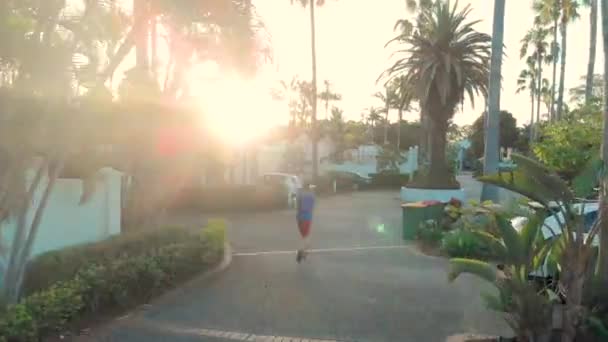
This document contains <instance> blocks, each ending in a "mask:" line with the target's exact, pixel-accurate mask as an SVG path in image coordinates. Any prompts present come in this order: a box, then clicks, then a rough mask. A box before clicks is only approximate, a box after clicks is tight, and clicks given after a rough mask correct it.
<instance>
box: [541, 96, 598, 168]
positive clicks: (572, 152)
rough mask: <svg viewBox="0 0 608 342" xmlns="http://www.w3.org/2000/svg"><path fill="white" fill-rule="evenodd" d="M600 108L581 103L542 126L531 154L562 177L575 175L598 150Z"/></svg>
mask: <svg viewBox="0 0 608 342" xmlns="http://www.w3.org/2000/svg"><path fill="white" fill-rule="evenodd" d="M601 134H602V120H601V107H600V106H599V105H597V104H590V105H583V106H581V107H579V108H577V109H575V110H574V111H572V112H570V113H567V115H566V117H565V118H563V119H562V120H559V121H555V122H551V123H547V124H546V125H544V126H543V127H542V130H541V137H540V139H539V141H538V142H536V143H535V144H533V146H532V149H533V151H534V155H535V156H536V157H537V158H538V159H539V160H540V161H542V162H543V163H544V164H545V165H547V166H548V167H549V168H550V169H551V170H553V171H555V172H557V173H558V174H559V175H560V176H562V177H564V178H565V179H566V180H571V179H572V178H574V177H575V176H576V175H577V174H579V173H580V172H581V171H582V170H583V168H584V167H585V165H586V164H587V163H588V162H589V160H591V159H592V158H593V157H594V156H597V155H598V153H599V148H600V144H601V137H602V135H601Z"/></svg>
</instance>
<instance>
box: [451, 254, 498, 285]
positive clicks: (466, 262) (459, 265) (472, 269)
mask: <svg viewBox="0 0 608 342" xmlns="http://www.w3.org/2000/svg"><path fill="white" fill-rule="evenodd" d="M462 273H469V274H472V275H475V276H477V277H479V278H481V279H484V280H486V281H488V282H490V283H494V282H495V281H496V267H495V266H492V265H490V264H489V263H487V262H484V261H479V260H472V259H463V258H454V259H450V272H449V274H448V279H449V281H454V280H455V279H456V278H458V277H459V276H460V275H461V274H462Z"/></svg>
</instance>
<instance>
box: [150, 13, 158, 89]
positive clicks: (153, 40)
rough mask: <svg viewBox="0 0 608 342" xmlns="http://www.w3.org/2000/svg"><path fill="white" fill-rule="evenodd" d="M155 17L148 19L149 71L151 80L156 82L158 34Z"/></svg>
mask: <svg viewBox="0 0 608 342" xmlns="http://www.w3.org/2000/svg"><path fill="white" fill-rule="evenodd" d="M157 26H158V24H157V22H156V15H152V16H151V18H150V70H151V71H152V78H153V79H154V81H155V82H158V76H157V75H158V42H157V41H158V32H157Z"/></svg>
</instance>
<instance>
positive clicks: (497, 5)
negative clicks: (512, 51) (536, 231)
mask: <svg viewBox="0 0 608 342" xmlns="http://www.w3.org/2000/svg"><path fill="white" fill-rule="evenodd" d="M493 26H494V27H493V29H492V61H491V65H490V85H489V89H488V90H489V95H488V100H489V108H488V116H487V119H488V120H487V122H486V131H485V137H484V140H485V148H484V162H483V173H484V174H485V175H489V174H494V173H496V172H498V162H499V148H500V141H499V137H500V131H499V129H500V127H499V126H500V83H501V78H502V77H501V67H502V54H503V52H502V50H503V45H504V43H503V40H504V38H503V37H504V26H505V0H495V1H494V24H493ZM481 199H482V200H489V201H493V202H498V188H496V187H494V186H491V185H487V184H484V185H483V189H482V192H481Z"/></svg>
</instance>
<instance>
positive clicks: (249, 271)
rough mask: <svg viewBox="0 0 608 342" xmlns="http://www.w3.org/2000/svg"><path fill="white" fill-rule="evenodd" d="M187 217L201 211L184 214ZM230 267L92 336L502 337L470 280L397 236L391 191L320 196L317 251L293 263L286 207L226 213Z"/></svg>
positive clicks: (502, 329)
mask: <svg viewBox="0 0 608 342" xmlns="http://www.w3.org/2000/svg"><path fill="white" fill-rule="evenodd" d="M183 219H184V220H190V221H191V222H195V221H196V220H201V218H197V217H189V218H183ZM228 220H229V239H230V241H231V244H232V247H233V253H234V255H233V258H232V264H231V265H230V267H229V268H228V269H227V270H225V271H224V272H222V273H220V274H218V275H216V276H213V277H211V278H210V279H209V278H204V279H198V280H194V281H193V282H191V283H189V284H187V285H186V286H185V287H184V288H182V289H179V290H178V291H175V292H173V293H171V294H169V295H167V296H164V297H163V298H160V299H159V300H157V301H154V302H153V303H152V304H151V305H150V306H148V307H147V308H146V309H145V310H143V312H140V313H137V314H133V315H132V316H130V317H128V318H125V319H123V320H119V321H117V322H114V323H112V324H110V325H109V326H108V327H106V328H104V329H102V331H100V332H97V333H96V334H95V335H94V338H95V339H96V340H103V341H127V342H136V341H137V342H139V341H142V342H143V341H180V342H181V341H246V340H252V341H272V342H285V341H297V342H301V341H306V342H308V341H316V340H330V341H378V342H380V341H444V340H445V338H446V337H447V336H448V335H451V334H455V333H461V332H480V333H490V334H500V333H503V334H508V332H509V329H508V328H507V326H506V325H505V324H504V322H503V321H502V320H501V319H500V317H499V316H498V315H497V314H496V313H494V312H491V311H489V310H487V309H486V308H485V306H484V305H483V303H482V300H481V299H480V296H479V292H480V291H491V287H489V286H488V285H487V284H485V283H483V282H482V281H480V280H477V279H476V278H474V277H470V276H463V277H461V278H459V279H458V280H457V281H456V282H455V283H452V284H450V283H448V281H447V262H446V260H444V259H441V258H435V257H429V256H425V255H421V254H420V253H418V252H417V251H416V249H415V248H414V247H413V246H412V245H409V244H404V243H403V241H402V240H401V237H400V222H401V219H400V210H399V200H398V192H397V191H377V192H358V193H353V194H344V195H337V196H332V197H326V198H320V199H319V200H318V205H317V210H316V212H315V220H314V224H313V235H312V245H313V248H314V249H315V250H314V251H313V252H312V253H311V254H310V255H309V257H308V259H307V260H306V261H305V262H304V263H303V264H300V265H298V264H297V263H296V261H295V254H294V250H295V249H296V248H297V244H298V235H297V230H296V227H295V218H294V212H293V211H289V210H285V211H278V212H265V213H250V214H242V215H236V216H232V217H229V218H228Z"/></svg>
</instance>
